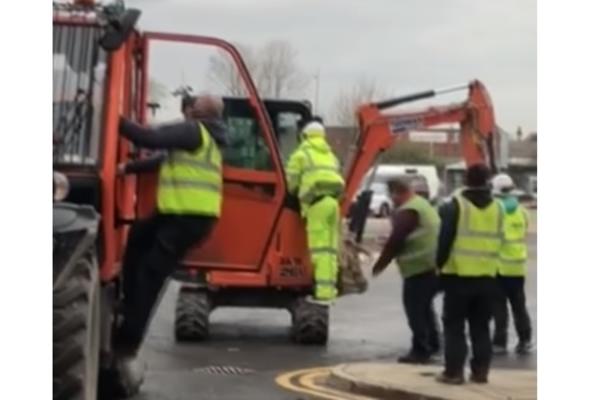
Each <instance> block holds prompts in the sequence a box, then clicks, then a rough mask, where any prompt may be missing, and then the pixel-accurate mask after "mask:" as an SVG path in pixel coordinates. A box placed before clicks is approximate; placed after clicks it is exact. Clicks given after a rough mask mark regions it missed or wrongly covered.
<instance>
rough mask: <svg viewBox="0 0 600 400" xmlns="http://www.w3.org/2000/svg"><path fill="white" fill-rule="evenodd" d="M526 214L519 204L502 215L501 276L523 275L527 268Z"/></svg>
mask: <svg viewBox="0 0 600 400" xmlns="http://www.w3.org/2000/svg"><path fill="white" fill-rule="evenodd" d="M526 238H527V214H526V211H525V210H524V209H523V208H522V207H521V206H519V207H518V208H517V209H516V210H515V212H513V213H512V214H508V213H505V216H504V241H503V243H502V248H501V249H500V269H499V273H500V275H501V276H525V271H526V269H527V242H526Z"/></svg>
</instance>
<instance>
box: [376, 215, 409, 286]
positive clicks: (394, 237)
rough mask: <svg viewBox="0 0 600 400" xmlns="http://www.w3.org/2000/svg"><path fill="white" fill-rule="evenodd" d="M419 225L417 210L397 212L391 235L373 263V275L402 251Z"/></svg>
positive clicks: (377, 273)
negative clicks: (407, 239)
mask: <svg viewBox="0 0 600 400" xmlns="http://www.w3.org/2000/svg"><path fill="white" fill-rule="evenodd" d="M418 225H419V214H418V213H417V212H416V211H415V210H401V211H399V212H397V213H396V215H395V216H394V220H393V228H392V233H391V234H390V237H389V238H388V240H387V242H386V243H385V245H384V247H383V250H382V251H381V254H380V255H379V259H377V261H376V262H375V264H374V265H373V275H379V274H380V273H381V272H383V270H384V269H385V268H387V266H388V265H389V263H390V262H391V261H392V260H393V259H394V257H396V256H397V255H398V254H400V252H401V251H402V249H403V247H404V243H405V242H406V238H407V237H408V235H410V234H411V233H412V232H413V231H414V230H415V229H417V227H418Z"/></svg>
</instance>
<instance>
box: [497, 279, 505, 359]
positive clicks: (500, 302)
mask: <svg viewBox="0 0 600 400" xmlns="http://www.w3.org/2000/svg"><path fill="white" fill-rule="evenodd" d="M504 279H505V278H502V277H498V278H497V282H498V295H497V296H496V298H495V301H494V309H493V314H494V315H493V316H494V341H493V345H494V348H495V350H494V351H495V352H496V353H497V354H502V353H505V352H506V345H507V343H508V298H507V295H506V288H505V283H504Z"/></svg>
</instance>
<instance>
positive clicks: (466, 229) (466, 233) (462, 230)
mask: <svg viewBox="0 0 600 400" xmlns="http://www.w3.org/2000/svg"><path fill="white" fill-rule="evenodd" d="M458 201H460V202H461V204H462V209H463V210H465V215H464V217H465V219H464V222H463V224H462V226H460V227H459V229H458V232H457V233H458V234H459V235H460V236H463V237H480V238H502V218H503V216H504V215H503V214H504V213H503V212H502V207H499V206H498V210H499V211H498V218H497V221H496V231H495V232H485V231H476V230H473V229H471V228H470V225H471V206H470V205H469V204H468V202H467V201H466V200H465V199H464V198H463V197H462V196H459V197H458Z"/></svg>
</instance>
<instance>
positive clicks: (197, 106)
mask: <svg viewBox="0 0 600 400" xmlns="http://www.w3.org/2000/svg"><path fill="white" fill-rule="evenodd" d="M190 103H191V104H190V105H189V107H186V108H185V109H184V114H185V116H186V118H191V119H217V118H221V117H222V116H223V109H224V108H225V106H224V104H223V99H222V98H221V97H219V96H213V95H210V94H202V95H199V96H196V97H195V98H194V101H193V102H190Z"/></svg>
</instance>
